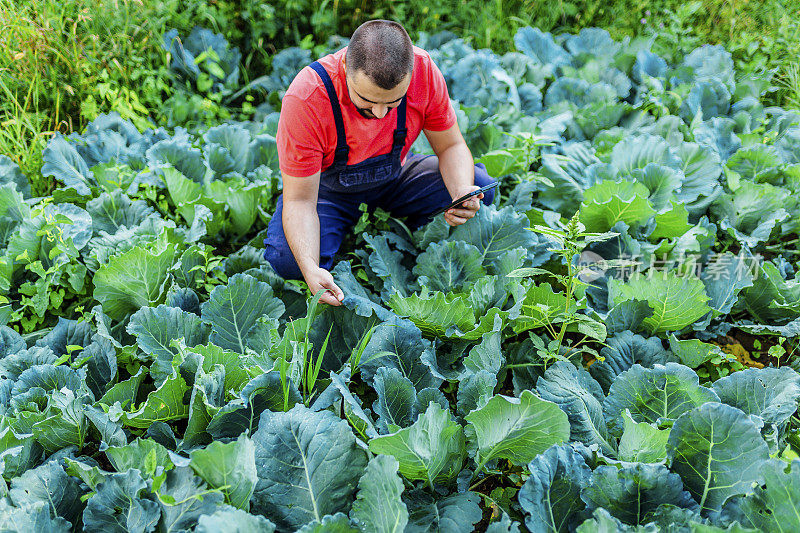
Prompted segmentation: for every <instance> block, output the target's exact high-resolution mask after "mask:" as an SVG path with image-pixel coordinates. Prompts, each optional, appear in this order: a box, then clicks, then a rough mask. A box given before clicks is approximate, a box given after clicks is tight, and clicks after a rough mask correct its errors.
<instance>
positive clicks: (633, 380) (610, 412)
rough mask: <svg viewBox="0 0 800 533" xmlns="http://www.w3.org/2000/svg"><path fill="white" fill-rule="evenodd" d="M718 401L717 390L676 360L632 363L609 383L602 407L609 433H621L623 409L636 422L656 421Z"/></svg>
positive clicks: (674, 417)
mask: <svg viewBox="0 0 800 533" xmlns="http://www.w3.org/2000/svg"><path fill="white" fill-rule="evenodd" d="M717 401H719V398H718V397H717V395H716V393H714V391H713V390H711V389H707V388H705V387H702V386H700V378H698V377H697V374H696V373H695V372H694V371H693V370H692V369H691V368H688V367H685V366H683V365H679V364H678V363H667V364H666V365H655V367H653V368H644V367H643V366H641V365H639V364H634V365H633V366H632V367H631V368H630V370H627V371H625V372H623V373H622V374H620V375H619V376H617V379H616V381H614V383H612V385H611V388H610V389H609V391H608V397H607V398H606V399H605V402H604V405H603V410H604V411H605V414H606V420H607V421H608V425H609V429H610V430H611V432H612V434H614V435H621V434H622V432H623V428H624V422H623V419H622V414H623V413H624V412H625V410H626V409H628V410H630V415H631V417H632V418H633V420H635V421H636V422H648V423H655V424H658V423H660V422H662V421H670V420H675V419H676V418H678V417H679V416H681V415H683V414H685V413H686V412H688V411H690V410H692V409H694V408H695V407H697V406H700V405H703V404H704V403H706V402H717Z"/></svg>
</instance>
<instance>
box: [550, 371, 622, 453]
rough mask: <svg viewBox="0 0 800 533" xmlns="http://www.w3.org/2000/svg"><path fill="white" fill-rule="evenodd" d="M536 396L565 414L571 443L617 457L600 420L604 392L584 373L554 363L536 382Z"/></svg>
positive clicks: (603, 421)
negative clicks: (553, 404) (537, 394)
mask: <svg viewBox="0 0 800 533" xmlns="http://www.w3.org/2000/svg"><path fill="white" fill-rule="evenodd" d="M536 392H538V393H539V396H541V397H542V398H543V399H545V400H548V401H550V402H553V403H555V404H557V405H558V406H559V407H560V408H561V410H562V411H564V412H565V413H566V414H567V416H568V418H569V423H570V429H571V431H570V439H571V440H577V441H579V442H583V443H584V444H587V445H591V444H598V445H599V446H600V447H601V449H602V450H603V453H605V454H607V455H611V456H613V455H615V454H616V451H615V450H614V444H613V443H612V442H611V439H610V437H609V432H608V428H607V427H606V420H605V418H604V416H603V389H602V388H601V387H600V384H599V383H597V382H596V381H595V380H594V378H593V377H592V376H591V375H590V374H589V373H588V372H587V371H586V370H583V369H582V368H576V367H575V365H573V364H572V363H570V362H569V361H556V362H555V363H553V364H552V365H550V366H549V367H548V368H547V370H546V371H545V373H544V376H543V377H541V378H539V381H538V382H537V383H536Z"/></svg>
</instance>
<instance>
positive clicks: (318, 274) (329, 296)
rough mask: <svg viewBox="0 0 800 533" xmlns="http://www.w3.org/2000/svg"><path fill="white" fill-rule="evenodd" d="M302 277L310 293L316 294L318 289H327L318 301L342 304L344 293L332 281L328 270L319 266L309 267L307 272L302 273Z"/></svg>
mask: <svg viewBox="0 0 800 533" xmlns="http://www.w3.org/2000/svg"><path fill="white" fill-rule="evenodd" d="M303 277H305V279H306V283H308V288H309V290H310V291H311V294H317V291H318V290H320V289H327V290H326V291H325V292H324V293H323V294H322V296H321V297H320V299H319V301H320V302H322V303H325V304H329V305H342V299H343V298H344V293H343V292H342V289H340V288H339V287H338V286H337V285H336V283H334V281H333V276H332V275H331V273H330V272H328V271H327V270H325V269H324V268H320V267H313V268H310V269H309V270H308V271H307V272H304V273H303Z"/></svg>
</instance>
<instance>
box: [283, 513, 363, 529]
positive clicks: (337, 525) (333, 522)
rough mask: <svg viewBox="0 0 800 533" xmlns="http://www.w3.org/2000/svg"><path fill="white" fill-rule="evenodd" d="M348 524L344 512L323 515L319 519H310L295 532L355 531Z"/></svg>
mask: <svg viewBox="0 0 800 533" xmlns="http://www.w3.org/2000/svg"><path fill="white" fill-rule="evenodd" d="M357 532H358V530H357V529H356V528H354V527H352V526H350V519H349V518H347V515H346V514H344V513H334V514H329V515H325V516H324V517H322V519H320V520H312V521H311V522H309V523H307V524H306V525H304V526H303V527H301V528H300V529H298V530H297V532H296V533H357Z"/></svg>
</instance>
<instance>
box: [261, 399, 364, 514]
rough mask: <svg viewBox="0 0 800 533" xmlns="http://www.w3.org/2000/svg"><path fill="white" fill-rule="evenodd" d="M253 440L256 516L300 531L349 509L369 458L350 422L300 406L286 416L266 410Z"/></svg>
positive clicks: (324, 412)
mask: <svg viewBox="0 0 800 533" xmlns="http://www.w3.org/2000/svg"><path fill="white" fill-rule="evenodd" d="M252 438H253V442H254V443H255V448H256V451H255V455H256V469H257V472H258V484H257V485H256V489H255V493H254V494H253V499H252V502H251V505H252V509H251V511H252V512H253V513H258V514H266V515H268V516H269V517H270V519H271V520H274V521H275V523H276V524H277V526H278V528H283V529H288V528H293V529H296V528H299V527H301V526H302V525H304V524H306V523H307V522H309V521H311V520H322V518H323V517H324V516H325V515H327V514H333V513H336V512H339V511H343V512H344V511H346V510H347V508H348V507H349V505H350V502H351V501H352V495H353V493H354V492H355V486H356V482H357V480H358V478H359V477H360V476H361V474H362V473H363V472H364V468H365V467H366V465H367V457H366V452H365V451H364V450H362V449H361V448H360V447H358V445H356V440H355V436H354V435H353V432H352V430H351V429H350V426H349V425H348V424H347V422H346V421H344V420H342V419H340V418H339V417H338V416H336V415H334V414H333V413H332V412H330V411H319V412H314V411H311V410H310V409H308V408H307V407H305V406H304V405H302V404H298V405H295V406H294V407H293V408H292V409H290V410H289V411H287V412H285V413H273V412H270V411H264V413H262V415H261V420H260V422H259V426H258V431H256V432H255V433H254V434H253V437H252Z"/></svg>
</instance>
